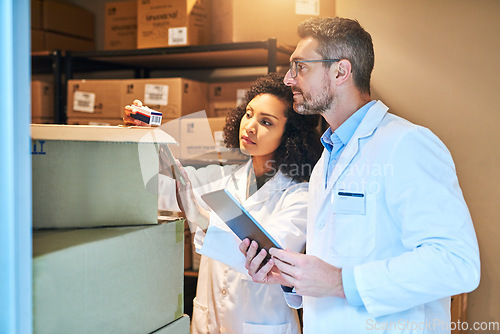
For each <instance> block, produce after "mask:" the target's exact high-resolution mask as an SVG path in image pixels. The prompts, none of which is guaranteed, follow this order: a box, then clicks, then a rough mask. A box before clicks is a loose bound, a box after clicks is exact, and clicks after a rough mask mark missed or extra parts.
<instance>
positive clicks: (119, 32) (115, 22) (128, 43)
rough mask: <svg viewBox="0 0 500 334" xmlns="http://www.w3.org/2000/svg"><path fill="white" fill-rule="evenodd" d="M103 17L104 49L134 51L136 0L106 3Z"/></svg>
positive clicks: (135, 39) (135, 40) (135, 41)
mask: <svg viewBox="0 0 500 334" xmlns="http://www.w3.org/2000/svg"><path fill="white" fill-rule="evenodd" d="M104 15H105V17H104V49H105V50H127V49H135V48H136V47H137V0H132V1H115V2H106V8H105V13H104Z"/></svg>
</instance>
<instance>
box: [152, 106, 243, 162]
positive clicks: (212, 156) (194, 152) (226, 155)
mask: <svg viewBox="0 0 500 334" xmlns="http://www.w3.org/2000/svg"><path fill="white" fill-rule="evenodd" d="M225 124H226V119H225V117H206V113H205V112H199V113H194V114H191V115H188V116H184V117H182V118H178V119H175V120H172V121H169V122H167V123H165V124H162V125H161V129H163V130H164V131H165V132H167V133H168V134H169V135H171V136H172V137H173V138H174V139H175V140H176V141H177V142H178V143H179V145H171V146H170V150H171V151H172V154H173V155H174V156H175V157H176V158H177V159H179V160H181V162H182V163H184V164H186V165H193V166H197V167H202V166H206V165H207V164H213V163H216V164H220V163H223V164H233V163H245V162H246V161H247V160H248V156H246V155H243V154H242V153H241V152H240V150H239V149H229V148H226V146H225V144H224V138H223V129H224V126H225Z"/></svg>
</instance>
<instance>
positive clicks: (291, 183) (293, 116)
mask: <svg viewBox="0 0 500 334" xmlns="http://www.w3.org/2000/svg"><path fill="white" fill-rule="evenodd" d="M292 104H293V95H292V92H291V90H290V89H289V88H288V87H286V86H285V85H284V84H283V76H282V75H279V74H275V73H273V74H270V75H267V76H265V77H262V78H259V79H258V80H257V81H256V82H255V83H254V84H253V85H252V87H251V88H250V89H249V90H248V91H247V93H246V96H245V99H244V101H243V102H242V103H241V104H240V105H239V106H238V107H237V108H236V109H234V110H233V111H232V113H231V114H230V115H228V117H227V119H226V126H225V127H224V141H225V143H226V145H227V146H228V147H230V148H236V149H237V148H239V149H240V150H241V152H243V153H244V154H246V155H248V156H249V157H250V159H249V161H248V162H247V163H246V164H244V165H233V166H225V167H221V166H215V165H211V166H207V167H204V168H200V169H197V170H196V169H194V168H192V167H186V168H182V167H181V166H180V165H179V167H180V169H181V172H182V174H183V177H184V179H185V180H186V181H187V182H186V184H185V185H183V184H181V183H180V182H176V187H177V192H176V195H177V196H176V197H177V204H178V205H179V207H180V208H181V209H182V210H183V211H184V213H185V214H186V218H187V220H188V222H189V224H190V226H191V227H192V229H193V230H194V228H193V226H196V227H195V229H196V234H195V245H196V248H197V251H198V252H199V253H200V254H202V257H201V262H200V269H199V274H198V286H197V293H196V298H195V299H194V301H193V304H194V306H193V317H192V325H191V332H192V333H224V332H225V333H300V325H299V321H298V317H297V313H296V311H295V310H292V309H290V308H289V307H288V305H287V304H286V302H285V299H284V296H283V292H282V290H281V288H280V287H279V286H276V285H263V284H258V283H255V282H253V281H252V279H251V277H250V276H248V274H247V270H246V269H245V257H244V256H243V254H241V253H240V252H239V249H238V246H239V244H240V242H241V241H240V240H239V239H238V237H237V236H236V235H235V234H234V233H232V232H231V231H230V230H229V228H228V227H227V225H225V224H224V223H223V222H222V221H221V220H220V219H219V218H218V216H217V215H216V214H214V213H213V212H211V211H210V209H209V208H208V206H207V205H206V204H205V203H204V202H203V200H202V199H201V197H200V196H201V195H202V194H204V193H208V192H211V191H215V190H218V189H227V190H228V191H229V192H230V193H231V194H233V195H234V197H236V198H238V200H239V201H240V202H241V204H242V205H243V206H244V207H245V208H246V209H247V211H248V212H250V214H251V215H252V216H253V217H254V218H255V219H256V220H257V221H258V222H259V223H260V224H261V225H262V226H263V227H264V228H265V229H266V230H267V231H268V232H269V233H270V234H271V235H272V236H273V238H274V239H275V240H277V241H278V243H279V244H280V245H282V246H283V247H284V248H286V249H290V250H293V251H296V252H300V251H302V250H303V249H304V247H305V228H306V213H307V191H308V183H307V181H308V180H309V176H310V173H311V171H312V168H313V167H314V165H315V163H316V161H317V160H318V159H319V157H320V154H321V151H322V150H321V144H320V141H319V135H318V132H317V131H316V129H315V126H316V125H317V124H318V120H319V119H318V118H317V116H304V115H299V114H297V113H295V112H294V110H293V108H292ZM125 111H126V114H127V116H126V117H125V122H126V123H127V122H130V123H136V122H135V121H134V120H133V119H132V118H131V117H129V116H128V115H129V114H130V112H131V111H130V109H128V108H127V107H126V110H125ZM136 125H139V124H138V123H136ZM169 182H170V183H169ZM172 187H173V184H172V180H171V179H167V178H163V177H160V189H163V190H161V193H162V194H169V192H168V191H166V189H172ZM171 193H172V192H170V194H171ZM160 197H161V198H160V200H159V206H160V208H161V209H165V210H168V209H171V208H172V198H173V197H174V196H172V195H170V196H167V195H162V196H160ZM174 200H175V198H174ZM256 305H258V306H256Z"/></svg>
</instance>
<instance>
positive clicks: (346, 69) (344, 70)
mask: <svg viewBox="0 0 500 334" xmlns="http://www.w3.org/2000/svg"><path fill="white" fill-rule="evenodd" d="M351 71H352V67H351V62H350V61H349V60H347V59H342V60H341V61H339V62H338V64H337V75H336V76H335V78H337V79H339V80H340V81H345V80H346V79H347V78H348V77H349V76H350V75H351Z"/></svg>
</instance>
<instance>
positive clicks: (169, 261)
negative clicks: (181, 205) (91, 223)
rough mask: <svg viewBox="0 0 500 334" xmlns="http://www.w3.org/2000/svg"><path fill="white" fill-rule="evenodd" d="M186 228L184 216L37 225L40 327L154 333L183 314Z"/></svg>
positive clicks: (35, 296) (37, 330) (35, 275)
mask: <svg viewBox="0 0 500 334" xmlns="http://www.w3.org/2000/svg"><path fill="white" fill-rule="evenodd" d="M183 231H184V221H183V220H177V221H174V222H170V223H166V224H159V225H153V226H135V227H114V228H92V229H73V230H47V231H34V232H33V320H34V322H33V327H34V328H33V329H34V333H38V334H42V333H72V334H77V333H151V332H153V331H155V330H157V329H158V328H161V327H162V326H164V324H167V323H171V322H172V321H174V320H176V319H178V318H181V317H182V314H183V313H184V312H183V309H184V301H183V296H184V294H183V280H184V271H183V268H182V266H183V260H182V257H183V249H184V247H183V244H184V241H183V240H184V237H183V236H184V233H183ZM181 319H182V318H181ZM183 321H184V322H185V321H186V320H183ZM184 322H183V323H182V324H184ZM178 325H179V324H177V325H175V326H178ZM184 326H185V325H184ZM172 333H174V332H172Z"/></svg>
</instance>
